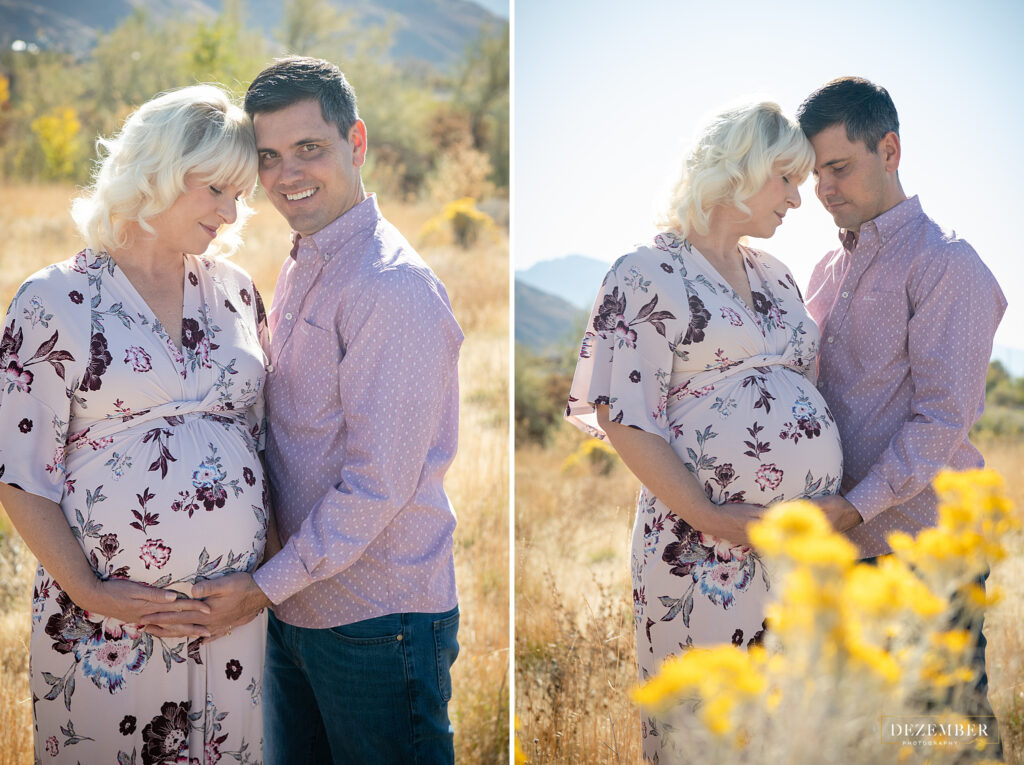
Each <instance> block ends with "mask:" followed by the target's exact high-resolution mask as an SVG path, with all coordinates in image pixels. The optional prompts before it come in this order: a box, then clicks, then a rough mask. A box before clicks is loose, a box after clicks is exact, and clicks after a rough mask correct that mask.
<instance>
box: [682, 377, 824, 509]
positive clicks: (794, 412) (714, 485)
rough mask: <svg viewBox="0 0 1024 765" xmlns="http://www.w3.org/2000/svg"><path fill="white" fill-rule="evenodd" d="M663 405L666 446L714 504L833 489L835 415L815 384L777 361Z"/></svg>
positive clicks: (764, 501) (774, 499) (771, 499)
mask: <svg viewBox="0 0 1024 765" xmlns="http://www.w3.org/2000/svg"><path fill="white" fill-rule="evenodd" d="M701 393H702V394H703V395H698V396H690V397H688V398H687V399H685V400H683V401H681V402H679V403H678V404H677V405H676V406H674V407H673V408H672V409H670V411H669V417H670V422H671V424H672V432H673V448H674V449H675V451H676V453H677V454H679V456H680V457H681V458H682V459H683V461H684V462H685V463H686V466H687V468H689V470H690V471H691V472H692V473H693V474H694V475H695V476H696V477H697V479H698V481H700V483H701V486H702V487H703V488H704V492H705V494H707V496H708V497H709V498H710V499H711V500H712V501H713V502H715V503H717V504H725V503H728V502H750V503H753V504H758V505H768V504H771V503H774V502H779V501H782V500H789V499H797V498H799V497H808V496H820V495H823V494H834V493H836V492H837V491H838V490H839V483H840V480H841V478H842V474H843V456H842V448H841V444H840V442H839V431H838V429H837V427H836V424H835V421H834V419H833V417H832V414H831V412H829V410H828V407H827V406H826V404H825V400H824V399H823V398H822V397H821V394H820V393H818V390H817V388H815V387H814V386H813V385H811V384H810V382H809V381H808V380H807V379H806V378H804V377H803V376H802V375H799V374H797V373H796V372H793V371H792V370H789V369H786V368H783V367H773V368H772V369H771V371H769V372H768V373H767V374H754V375H744V376H742V377H737V378H729V379H728V380H726V381H725V382H723V383H719V384H718V385H716V386H715V387H714V389H712V390H710V391H705V392H701Z"/></svg>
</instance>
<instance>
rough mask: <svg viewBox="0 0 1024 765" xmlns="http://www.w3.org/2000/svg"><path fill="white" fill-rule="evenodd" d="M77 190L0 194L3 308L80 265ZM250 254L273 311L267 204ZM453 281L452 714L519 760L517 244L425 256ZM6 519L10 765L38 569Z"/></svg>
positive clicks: (423, 208) (18, 732)
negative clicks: (34, 276)
mask: <svg viewBox="0 0 1024 765" xmlns="http://www.w3.org/2000/svg"><path fill="white" fill-rule="evenodd" d="M73 193H74V190H73V189H72V188H71V187H70V186H64V185H51V186H32V185H17V184H15V185H5V186H4V187H2V188H0V230H3V231H5V232H7V234H8V239H7V241H6V242H5V246H4V248H3V249H2V250H0V303H2V307H3V308H4V309H6V307H7V305H8V303H9V301H10V299H11V297H12V296H13V295H14V292H15V290H16V289H17V287H18V285H19V284H20V283H21V282H22V281H23V280H24V279H25V277H27V276H28V275H29V274H30V273H32V272H34V271H36V270H38V269H39V268H42V267H43V266H45V265H47V264H49V263H52V262H55V261H58V260H63V259H65V258H67V257H70V256H71V255H73V254H74V253H75V252H77V251H78V250H79V249H80V248H81V245H80V242H79V240H78V238H77V235H76V234H75V231H74V227H73V225H72V223H71V221H70V217H69V215H68V209H69V203H70V199H71V196H72V194H73ZM380 204H381V208H382V210H383V212H384V214H385V216H387V217H388V219H389V220H391V222H392V223H394V224H395V225H396V226H397V227H398V228H399V229H400V230H401V231H402V232H403V233H405V234H406V236H407V238H408V239H409V240H410V241H411V242H412V243H413V244H414V245H416V244H417V239H418V235H419V232H420V231H421V230H422V229H423V226H424V225H425V224H426V222H427V221H428V220H429V219H430V218H431V217H432V216H433V215H435V214H436V213H437V208H436V206H431V205H428V204H415V205H409V204H393V203H391V202H390V201H389V200H387V199H381V200H380ZM255 206H256V209H257V211H258V212H257V215H256V216H254V218H253V219H252V221H251V222H250V224H249V227H248V230H247V232H246V237H245V246H244V248H243V249H242V250H241V251H240V252H239V253H238V254H237V255H235V258H236V260H237V261H238V262H239V263H240V264H241V265H242V266H243V267H245V268H246V269H247V270H248V271H249V273H250V274H252V276H253V278H254V279H255V281H256V285H257V288H258V289H259V290H260V292H261V293H262V294H263V296H264V299H265V300H266V302H267V303H268V305H269V304H270V301H271V300H272V298H273V288H274V283H275V281H276V279H277V273H278V270H279V268H280V264H281V260H282V258H283V257H284V256H285V255H286V254H287V249H288V246H289V245H288V225H287V224H286V223H285V222H284V221H283V220H282V219H281V218H280V216H278V215H277V213H276V212H275V211H274V210H273V208H272V207H271V206H270V204H269V203H268V202H267V201H266V200H265V199H263V198H262V197H260V196H258V197H257V199H256V200H255ZM420 254H421V255H423V257H424V259H425V260H426V261H427V262H428V263H429V264H430V265H431V266H432V267H433V268H434V270H435V271H436V272H437V274H438V275H439V276H440V277H441V279H442V280H443V281H444V282H445V284H446V286H447V288H448V292H449V295H450V297H451V301H452V305H453V307H454V309H455V315H456V317H457V318H458V320H459V323H460V324H461V326H462V329H463V331H464V332H465V334H466V341H465V344H464V345H463V348H462V354H461V358H460V363H459V381H460V386H461V391H460V400H461V407H462V409H461V422H460V428H459V439H460V449H459V454H458V456H457V458H456V460H455V463H454V464H453V466H452V468H451V470H450V471H449V473H448V477H447V480H446V482H445V486H446V489H447V491H448V494H449V496H450V498H451V501H452V504H453V505H454V506H455V510H456V513H457V515H458V519H459V524H458V528H457V530H456V533H455V563H456V577H457V581H458V586H459V603H460V607H461V610H462V621H461V626H460V630H459V643H460V644H461V652H460V654H459V659H458V661H457V662H456V663H455V666H454V668H453V680H452V682H453V687H454V695H453V699H452V703H451V706H450V708H449V711H450V714H451V717H452V721H453V724H454V726H455V729H456V737H455V748H456V758H457V760H458V762H460V763H487V764H488V765H489V764H490V763H501V762H507V761H508V704H509V702H508V666H509V651H508V632H509V630H508V614H509V602H508V589H509V587H508V442H509V430H508V427H509V426H508V379H509V370H508V357H509V349H508V238H507V235H505V234H504V233H503V232H498V236H497V237H496V238H491V239H488V240H485V241H483V242H482V243H481V244H480V245H479V246H477V247H475V248H474V249H472V250H468V251H464V250H460V249H457V248H455V247H453V246H444V245H442V246H436V247H431V248H421V249H420ZM4 521H6V518H4V517H3V514H2V512H0V578H2V579H3V580H4V581H5V582H6V583H9V584H10V585H11V588H12V589H13V590H14V594H13V596H12V597H11V598H9V599H8V602H6V603H5V602H0V765H6V764H7V763H11V765H14V764H18V765H20V764H21V763H25V762H31V761H32V738H31V730H32V728H31V725H32V722H31V703H30V701H31V696H30V693H29V691H28V634H29V604H30V591H31V579H32V574H33V572H34V561H32V560H31V558H30V556H29V554H28V553H27V552H25V551H24V549H23V547H22V546H21V545H20V544H19V542H18V540H16V539H13V541H12V544H11V545H7V546H5V545H4V540H5V539H6V540H12V535H11V534H10V533H5V532H4V527H3V522H4Z"/></svg>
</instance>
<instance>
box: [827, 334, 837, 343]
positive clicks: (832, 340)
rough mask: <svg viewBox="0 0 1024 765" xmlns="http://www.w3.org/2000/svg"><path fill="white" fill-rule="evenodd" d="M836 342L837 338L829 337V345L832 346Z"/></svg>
mask: <svg viewBox="0 0 1024 765" xmlns="http://www.w3.org/2000/svg"><path fill="white" fill-rule="evenodd" d="M835 341H836V336H835V335H829V336H828V343H829V345H831V344H832V343H834V342H835Z"/></svg>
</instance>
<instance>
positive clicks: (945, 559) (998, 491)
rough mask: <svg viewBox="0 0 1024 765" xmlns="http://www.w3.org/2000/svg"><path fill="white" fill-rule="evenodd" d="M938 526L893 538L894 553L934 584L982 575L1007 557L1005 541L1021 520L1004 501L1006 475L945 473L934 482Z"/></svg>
mask: <svg viewBox="0 0 1024 765" xmlns="http://www.w3.org/2000/svg"><path fill="white" fill-rule="evenodd" d="M935 491H936V494H938V497H939V523H938V525H937V526H936V527H935V528H930V529H925V530H924V531H922V532H921V533H920V534H918V535H917V537H916V538H911V537H910V536H909V535H908V534H904V533H896V534H892V535H891V536H890V537H889V544H890V545H892V548H893V551H894V552H895V553H896V555H897V556H898V557H899V558H901V559H902V560H905V561H906V562H907V563H909V564H911V565H912V566H914V568H915V569H916V570H918V571H920V572H921V573H922V575H923V576H924V577H925V578H926V580H928V581H929V582H930V583H931V584H932V585H933V586H943V585H945V587H943V588H944V589H948V588H949V586H950V584H951V583H953V582H962V581H963V580H965V579H969V578H971V577H974V576H977V575H978V574H980V573H982V572H983V571H984V570H985V569H986V568H987V567H988V566H989V564H990V563H993V562H995V561H998V560H1002V558H1003V557H1004V556H1005V555H1006V551H1005V549H1004V548H1003V546H1002V544H1001V541H1000V540H1001V539H1002V538H1003V537H1004V536H1006V535H1007V534H1008V533H1010V532H1012V531H1016V530H1019V529H1020V528H1021V521H1020V517H1019V516H1018V515H1017V514H1015V512H1014V509H1013V506H1012V504H1011V503H1010V502H1009V500H1008V499H1007V498H1006V495H1005V487H1004V484H1003V479H1002V477H1001V476H1000V475H999V474H998V473H996V472H995V471H993V470H969V471H965V472H962V473H954V472H950V471H947V472H943V473H940V474H939V476H938V477H937V478H936V479H935Z"/></svg>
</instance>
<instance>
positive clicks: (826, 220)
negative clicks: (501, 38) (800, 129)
mask: <svg viewBox="0 0 1024 765" xmlns="http://www.w3.org/2000/svg"><path fill="white" fill-rule="evenodd" d="M513 14H514V16H513V21H514V40H515V48H514V51H515V53H514V55H515V58H514V66H515V74H514V81H513V82H514V106H513V108H514V123H515V125H514V133H513V140H514V149H513V150H514V155H513V162H514V177H513V184H514V186H513V194H514V199H513V205H514V208H513V212H514V217H513V237H514V238H513V252H514V258H515V264H514V265H515V267H516V268H517V269H521V268H525V267H527V266H529V265H531V264H532V263H534V262H536V261H539V260H546V259H550V258H555V257H559V256H562V255H567V254H570V253H580V254H583V255H589V256H592V257H595V258H599V259H602V260H607V261H609V262H610V261H611V260H613V259H614V258H615V257H617V256H618V255H621V254H623V253H624V252H627V251H628V250H629V249H631V246H632V245H633V244H634V243H636V242H638V241H641V240H643V239H644V238H645V237H646V236H647V235H648V233H649V232H650V231H651V230H652V221H653V220H654V218H655V216H656V214H657V213H658V212H659V211H660V209H661V208H662V206H663V205H664V203H665V200H666V199H667V194H668V190H669V188H670V187H671V184H672V183H673V181H674V180H675V177H676V175H677V173H678V170H679V167H680V166H681V161H682V157H683V153H684V150H685V148H686V146H687V145H688V144H689V142H690V140H691V139H692V138H693V136H694V135H695V133H696V131H697V130H698V128H699V127H700V126H701V125H702V124H703V123H704V122H705V121H706V119H707V118H708V117H709V116H710V115H712V114H714V113H715V112H716V111H718V110H719V109H720V108H721V107H723V106H727V105H729V104H730V103H736V102H738V101H739V102H742V101H744V100H753V99H756V100H772V101H775V102H777V103H779V104H780V105H781V106H782V108H783V109H784V110H785V111H787V112H789V113H791V114H792V113H793V112H794V111H795V110H796V107H797V106H798V105H799V104H800V102H801V101H802V100H803V99H804V97H805V96H806V95H807V94H808V93H810V92H811V91H812V90H814V89H815V88H816V87H818V86H819V85H821V84H823V83H825V82H827V81H828V80H830V79H832V78H834V77H838V76H841V75H848V74H855V75H859V76H862V77H867V78H868V79H871V80H873V81H875V82H877V83H879V84H881V85H883V86H884V87H886V88H887V89H888V90H889V93H890V94H891V95H892V97H893V100H894V101H895V103H896V107H897V109H898V111H899V115H900V134H901V138H902V143H903V156H902V161H901V165H900V178H901V181H902V183H903V188H904V191H906V193H907V194H908V195H914V194H918V195H919V196H920V199H921V204H922V206H923V207H924V209H925V212H927V213H928V214H929V215H930V216H931V217H932V218H934V219H935V220H936V221H938V222H939V223H940V224H941V225H943V226H944V227H946V228H952V229H954V230H955V231H956V233H957V234H958V235H959V236H961V237H963V238H965V239H967V241H969V242H970V243H971V244H973V245H974V247H975V249H976V250H977V251H978V253H979V254H980V255H981V257H982V259H983V260H984V261H985V263H986V264H987V265H988V266H989V268H990V269H991V270H992V272H993V273H994V274H995V275H996V278H997V279H998V280H999V282H1000V284H1001V285H1002V288H1003V291H1004V292H1005V293H1006V296H1007V298H1008V300H1009V301H1010V308H1009V309H1008V310H1007V314H1006V316H1005V318H1004V319H1003V323H1002V325H1001V326H1000V329H999V333H998V334H997V336H996V342H998V343H1001V344H1004V345H1008V346H1015V347H1018V348H1024V332H1022V331H1024V306H1022V305H1021V302H1022V297H1024V252H1022V251H1024V247H1022V246H1021V244H1020V243H1019V242H1018V241H1017V239H1018V238H1019V237H1018V235H1017V232H1016V230H1015V229H1016V225H1015V224H1016V221H1017V220H1018V219H1019V218H1021V217H1022V216H1024V209H1022V203H1024V193H1022V188H1024V184H1022V182H1021V179H1020V177H1019V172H1016V171H1014V169H1013V168H1019V167H1021V159H1020V156H1019V152H1018V150H1017V146H1018V144H1019V142H1020V140H1021V139H1020V136H1021V126H1022V125H1024V99H1022V98H1021V96H1020V94H1021V87H1022V86H1021V80H1022V75H1024V63H1022V61H1024V59H1022V57H1021V54H1020V53H1019V50H1020V39H1021V34H1022V32H1024V3H1019V2H1016V1H1015V0H978V1H976V2H973V3H966V2H948V1H946V0H939V1H937V2H925V1H922V0H908V1H905V2H898V3H897V2H879V1H877V0H862V1H861V2H857V3H843V4H841V5H840V4H838V3H822V2H820V0H819V1H818V2H804V1H800V2H787V3H764V2H752V1H751V0H734V1H733V2H729V3H713V2H703V3H696V2H689V1H686V0H684V1H679V0H675V1H672V0H666V1H664V2H662V1H660V0H659V1H655V0H636V1H635V2H633V3H631V4H629V5H628V6H627V5H626V4H625V3H622V2H609V1H606V0H586V1H584V0H555V1H554V2H551V1H548V2H545V1H544V0H516V2H515V4H514V8H513ZM801 195H802V197H803V204H802V205H801V207H800V208H799V209H798V210H795V211H792V212H791V213H790V214H789V215H787V216H786V222H785V223H784V225H783V226H782V227H780V229H779V230H778V232H777V233H776V235H775V237H773V238H772V239H771V240H769V241H767V242H755V244H757V245H758V246H762V247H764V248H765V249H767V250H768V251H770V252H772V253H774V254H775V255H777V256H778V257H780V258H781V259H782V260H783V261H785V262H786V263H787V264H788V265H789V266H790V267H791V268H792V269H793V272H794V274H795V276H796V278H797V280H798V281H799V282H800V283H801V284H802V285H803V284H806V282H807V278H808V277H809V276H810V272H811V268H812V267H813V265H814V263H815V262H816V261H817V260H818V259H819V258H820V257H821V256H822V255H823V254H824V253H825V252H826V251H828V250H829V249H831V248H832V247H834V246H835V243H836V237H835V230H836V229H835V226H834V224H833V223H832V219H831V217H830V216H829V215H828V214H827V213H825V211H824V210H823V209H822V207H821V205H820V203H819V202H818V200H817V199H816V198H815V196H814V190H813V186H812V184H811V182H810V180H808V182H807V183H806V184H805V185H804V186H803V187H801ZM594 288H595V291H596V289H597V285H594Z"/></svg>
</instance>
